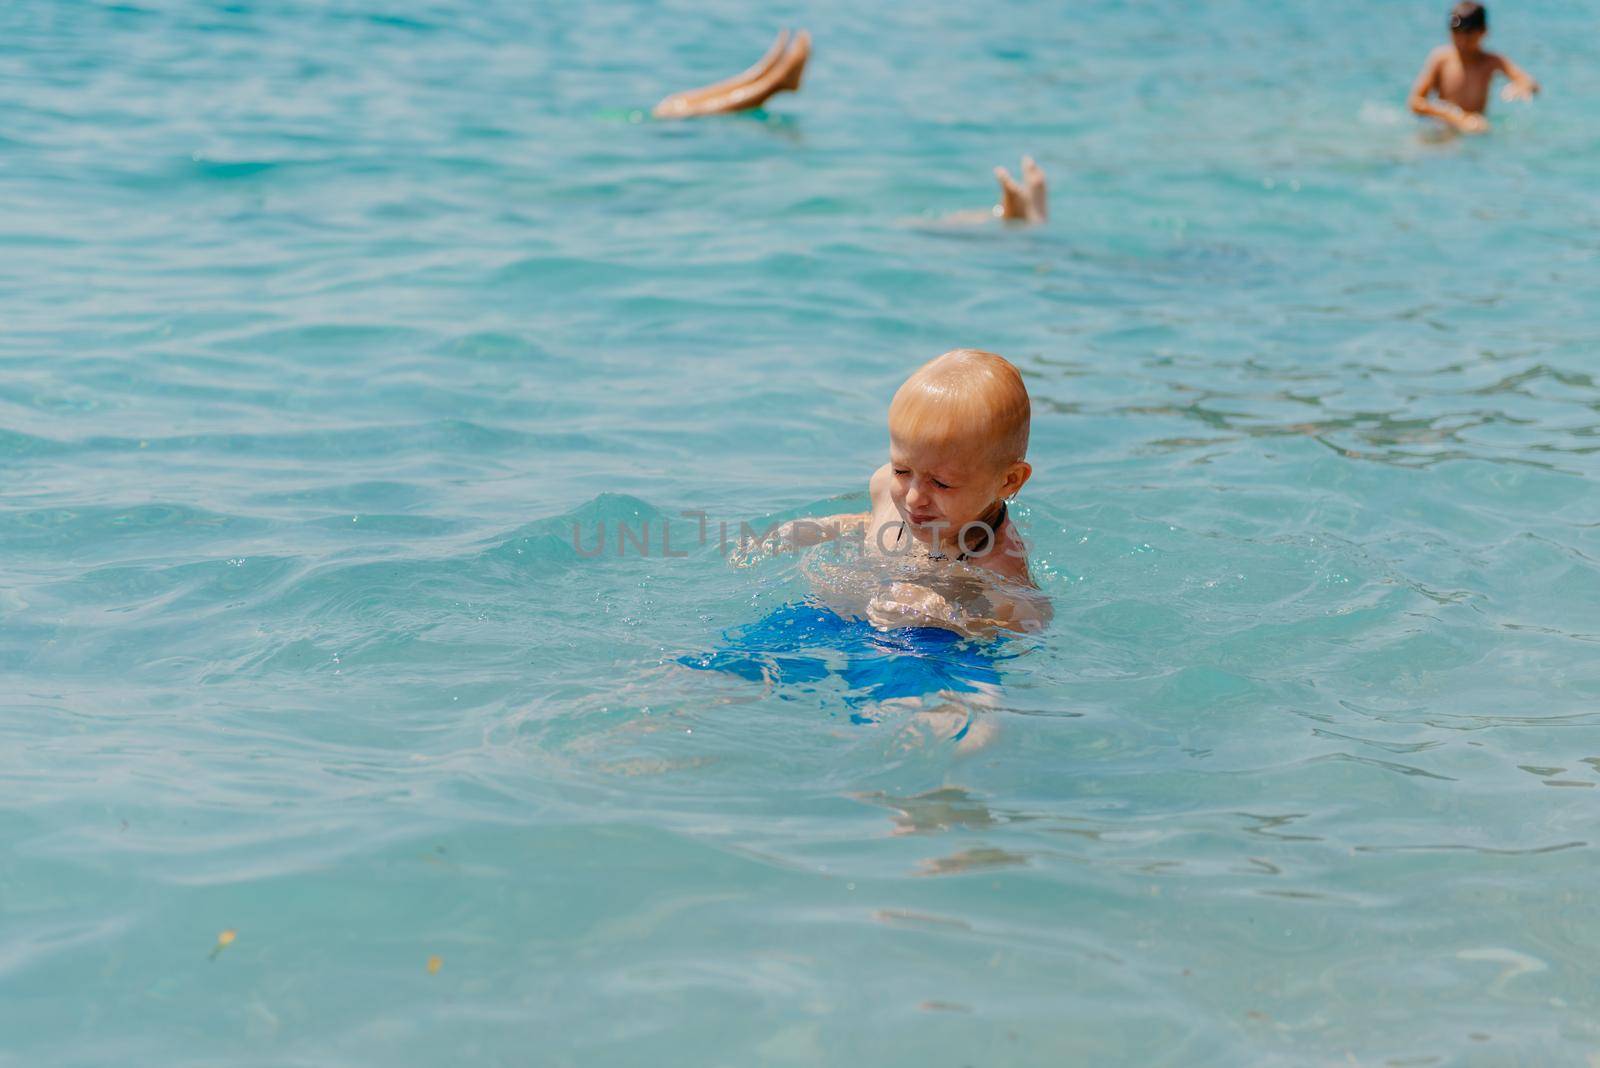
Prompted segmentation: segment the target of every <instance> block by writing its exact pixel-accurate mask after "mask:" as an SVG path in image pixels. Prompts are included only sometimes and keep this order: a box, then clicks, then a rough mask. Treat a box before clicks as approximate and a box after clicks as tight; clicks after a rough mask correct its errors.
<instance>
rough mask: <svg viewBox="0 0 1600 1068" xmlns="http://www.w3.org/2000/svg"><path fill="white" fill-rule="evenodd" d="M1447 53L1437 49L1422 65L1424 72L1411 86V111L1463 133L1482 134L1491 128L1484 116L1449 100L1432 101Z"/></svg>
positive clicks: (1429, 54)
mask: <svg viewBox="0 0 1600 1068" xmlns="http://www.w3.org/2000/svg"><path fill="white" fill-rule="evenodd" d="M1444 57H1445V52H1444V49H1442V48H1436V49H1434V50H1433V51H1432V52H1430V53H1428V59H1427V61H1426V62H1425V63H1423V64H1422V72H1421V73H1420V74H1418V75H1417V80H1416V82H1415V83H1414V84H1413V85H1412V86H1411V98H1410V100H1409V101H1408V103H1409V104H1410V106H1411V110H1412V111H1413V112H1415V113H1416V114H1418V115H1427V116H1429V117H1430V118H1435V119H1438V120H1439V121H1440V122H1443V123H1445V124H1447V125H1449V126H1450V127H1452V128H1454V129H1456V130H1459V131H1461V132H1462V133H1481V132H1483V131H1484V130H1487V129H1488V128H1489V120H1488V119H1485V118H1484V117H1483V116H1482V115H1475V114H1473V113H1472V112H1469V111H1463V110H1462V109H1461V108H1459V107H1457V106H1456V105H1454V104H1452V103H1450V102H1449V101H1448V100H1430V99H1429V96H1430V95H1431V94H1432V93H1433V91H1434V90H1435V89H1437V88H1438V87H1439V67H1440V66H1441V65H1442V64H1443V63H1444Z"/></svg>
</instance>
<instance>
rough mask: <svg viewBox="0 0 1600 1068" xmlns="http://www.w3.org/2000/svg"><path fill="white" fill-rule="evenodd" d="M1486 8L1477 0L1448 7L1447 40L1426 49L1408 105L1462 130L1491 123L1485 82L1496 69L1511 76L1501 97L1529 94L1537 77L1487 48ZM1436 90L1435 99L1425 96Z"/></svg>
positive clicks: (1470, 130) (1481, 128)
mask: <svg viewBox="0 0 1600 1068" xmlns="http://www.w3.org/2000/svg"><path fill="white" fill-rule="evenodd" d="M1488 32H1489V12H1488V11H1487V10H1486V9H1485V8H1484V6H1483V5H1482V4H1480V3H1476V2H1475V0H1462V3H1459V4H1457V5H1456V6H1455V8H1454V9H1453V10H1451V12H1450V43H1449V44H1447V45H1440V46H1439V47H1438V48H1435V49H1434V50H1433V51H1432V52H1430V53H1429V54H1428V60H1427V62H1426V63H1424V64H1423V65H1422V73H1421V74H1419V75H1417V82H1416V84H1415V85H1413V86H1412V87H1411V101H1410V103H1411V110H1412V111H1414V112H1416V113H1417V114H1418V115H1429V116H1432V117H1433V118H1435V119H1438V120H1439V121H1440V122H1443V123H1444V124H1445V125H1447V126H1449V127H1451V128H1452V129H1454V130H1457V131H1459V132H1460V133H1482V132H1483V131H1485V130H1487V129H1488V128H1489V120H1488V119H1487V118H1485V117H1484V114H1483V113H1484V112H1485V111H1487V110H1488V107H1489V84H1490V82H1492V81H1493V80H1494V76H1495V74H1496V73H1500V74H1504V75H1505V76H1506V77H1507V78H1509V79H1511V84H1510V85H1507V86H1506V87H1505V88H1504V89H1503V90H1501V93H1500V96H1501V98H1502V99H1505V100H1530V99H1532V97H1533V94H1535V93H1537V92H1538V91H1539V83H1538V82H1536V81H1534V80H1533V78H1532V77H1531V76H1530V75H1529V74H1528V72H1527V71H1525V70H1523V69H1522V68H1521V67H1519V66H1517V65H1516V64H1515V63H1513V62H1511V61H1510V60H1509V59H1507V58H1506V57H1505V56H1500V55H1496V54H1495V53H1493V52H1486V51H1484V49H1483V37H1484V35H1485V34H1486V33H1488ZM1433 94H1438V100H1436V101H1435V100H1430V99H1429V97H1430V96H1432V95H1433Z"/></svg>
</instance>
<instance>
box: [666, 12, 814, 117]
mask: <svg viewBox="0 0 1600 1068" xmlns="http://www.w3.org/2000/svg"><path fill="white" fill-rule="evenodd" d="M810 58H811V35H810V34H809V33H807V32H806V31H805V30H801V31H800V32H799V33H797V34H795V35H794V37H793V39H791V38H790V36H789V31H788V30H780V31H779V33H778V38H777V40H775V41H774V42H773V43H772V47H771V48H769V49H767V54H766V55H764V56H762V57H761V59H760V60H759V61H757V63H756V65H755V66H753V67H751V68H750V69H749V70H747V71H745V72H744V73H742V74H736V75H734V76H733V77H732V78H728V79H726V80H724V81H720V82H717V83H716V84H714V85H707V86H703V87H701V88H699V89H688V90H685V91H684V92H681V93H673V94H672V95H671V96H669V97H667V98H666V99H664V100H662V101H661V103H659V104H657V105H656V106H655V109H654V110H653V111H651V114H652V115H654V116H655V117H656V118H658V119H687V118H693V117H695V116H697V115H723V114H727V113H728V112H732V111H749V110H750V109H752V108H758V107H760V106H761V105H762V104H764V103H766V102H767V100H769V99H770V98H771V97H772V96H774V95H775V94H777V93H784V92H789V93H792V92H794V91H796V90H798V89H799V88H800V82H801V79H802V78H803V77H804V75H805V69H806V63H807V61H808V60H810Z"/></svg>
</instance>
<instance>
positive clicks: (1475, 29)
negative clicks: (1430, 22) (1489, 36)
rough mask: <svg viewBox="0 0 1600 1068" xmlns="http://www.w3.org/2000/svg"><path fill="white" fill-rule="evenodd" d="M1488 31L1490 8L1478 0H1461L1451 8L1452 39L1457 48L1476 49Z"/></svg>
mask: <svg viewBox="0 0 1600 1068" xmlns="http://www.w3.org/2000/svg"><path fill="white" fill-rule="evenodd" d="M1488 32H1489V12H1488V9H1487V8H1485V7H1484V6H1483V5H1482V4H1480V3H1477V2H1476V0H1461V3H1459V4H1457V5H1456V6H1455V7H1453V8H1451V9H1450V39H1451V40H1452V41H1454V42H1455V45H1456V47H1457V48H1461V49H1463V50H1466V51H1472V50H1475V49H1476V48H1477V47H1478V43H1479V42H1480V41H1482V40H1483V35H1484V34H1486V33H1488Z"/></svg>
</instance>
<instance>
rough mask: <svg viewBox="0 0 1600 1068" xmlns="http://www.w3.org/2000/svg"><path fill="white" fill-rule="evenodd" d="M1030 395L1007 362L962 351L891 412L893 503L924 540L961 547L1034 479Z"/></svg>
mask: <svg viewBox="0 0 1600 1068" xmlns="http://www.w3.org/2000/svg"><path fill="white" fill-rule="evenodd" d="M1029 416H1030V407H1029V404H1028V390H1027V387H1026V386H1024V385H1023V384H1022V375H1021V374H1019V373H1018V371H1017V369H1016V368H1015V367H1013V366H1012V365H1011V364H1010V362H1009V361H1007V360H1006V359H1004V358H1003V357H1000V356H996V355H995V354H994V353H992V352H981V351H979V350H977V349H956V350H955V351H953V352H947V353H945V354H944V355H943V356H940V357H938V358H937V359H934V360H930V361H929V362H928V363H925V364H923V365H922V366H921V367H919V368H918V369H917V370H916V372H915V373H913V374H912V376H911V377H910V378H908V379H906V382H905V384H904V385H902V386H901V387H900V389H899V390H898V391H897V392H896V393H895V395H894V400H893V402H892V403H890V405H889V461H890V464H891V465H892V468H893V471H894V482H893V488H892V491H891V493H892V496H893V499H894V503H895V507H897V508H898V509H899V510H900V513H901V515H902V516H904V517H905V519H906V521H907V523H908V524H909V525H910V527H911V530H912V533H913V534H915V535H916V536H917V537H918V539H919V540H922V541H929V540H931V539H932V538H933V537H934V536H935V534H938V535H939V536H940V537H941V538H942V540H945V541H950V540H953V539H954V538H955V537H956V536H957V535H958V534H959V532H960V530H961V527H962V526H963V525H964V524H966V523H971V522H974V521H977V520H980V519H984V518H985V517H986V516H987V515H989V513H990V511H991V509H992V507H993V506H994V504H995V502H996V501H999V500H1002V499H1004V498H1007V497H1011V496H1013V495H1015V494H1016V492H1017V491H1018V490H1020V489H1021V488H1022V484H1023V483H1024V482H1026V481H1028V476H1029V475H1030V474H1032V472H1033V468H1032V467H1030V466H1029V465H1028V463H1027V461H1026V460H1025V459H1024V457H1025V456H1026V455H1027V452H1028V421H1029Z"/></svg>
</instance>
